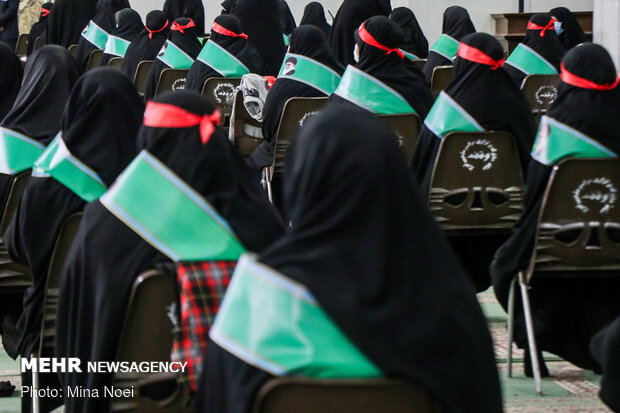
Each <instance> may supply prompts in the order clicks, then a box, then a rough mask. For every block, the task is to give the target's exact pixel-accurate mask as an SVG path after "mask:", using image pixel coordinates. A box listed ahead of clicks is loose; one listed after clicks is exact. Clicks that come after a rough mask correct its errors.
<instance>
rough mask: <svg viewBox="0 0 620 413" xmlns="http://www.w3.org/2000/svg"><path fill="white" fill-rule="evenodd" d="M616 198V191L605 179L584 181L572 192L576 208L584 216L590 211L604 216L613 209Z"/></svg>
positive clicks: (611, 183)
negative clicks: (596, 211)
mask: <svg viewBox="0 0 620 413" xmlns="http://www.w3.org/2000/svg"><path fill="white" fill-rule="evenodd" d="M617 198H618V189H617V188H616V187H615V186H614V184H613V182H611V181H610V180H609V179H608V178H605V177H599V178H592V179H584V180H583V182H581V184H580V185H579V186H578V187H577V189H575V190H574V191H573V199H574V200H575V203H576V204H577V205H576V208H577V209H578V210H580V211H581V212H583V213H584V214H585V213H587V212H590V210H592V209H594V210H596V209H598V210H599V213H601V214H606V213H608V212H609V210H610V209H611V208H614V207H615V204H616V199H617Z"/></svg>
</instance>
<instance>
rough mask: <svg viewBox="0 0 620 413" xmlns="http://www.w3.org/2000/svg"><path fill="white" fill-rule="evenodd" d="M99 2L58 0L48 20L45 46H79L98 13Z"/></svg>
mask: <svg viewBox="0 0 620 413" xmlns="http://www.w3.org/2000/svg"><path fill="white" fill-rule="evenodd" d="M97 3H98V0H56V1H55V2H54V8H53V9H52V11H51V13H50V15H49V17H48V19H47V31H46V35H45V37H44V40H45V44H57V45H60V46H63V47H65V48H68V47H69V46H72V45H74V44H78V41H79V40H80V39H81V34H82V31H83V30H84V28H85V27H86V25H87V24H88V22H89V21H90V19H92V18H93V17H94V16H95V14H96V13H97Z"/></svg>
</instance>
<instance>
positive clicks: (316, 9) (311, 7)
mask: <svg viewBox="0 0 620 413" xmlns="http://www.w3.org/2000/svg"><path fill="white" fill-rule="evenodd" d="M299 25H300V26H303V25H311V26H315V27H318V29H319V30H321V32H322V33H323V35H324V36H325V39H326V40H327V39H328V38H329V30H330V29H331V26H330V25H329V23H327V19H325V10H324V9H323V6H322V5H321V3H319V2H317V1H313V2H310V3H308V4H307V5H306V8H305V9H304V15H303V16H302V17H301V21H300V22H299Z"/></svg>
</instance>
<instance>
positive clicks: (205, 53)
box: [198, 40, 250, 77]
mask: <svg viewBox="0 0 620 413" xmlns="http://www.w3.org/2000/svg"><path fill="white" fill-rule="evenodd" d="M198 60H199V61H201V62H202V63H204V64H205V65H207V66H209V67H211V68H213V70H215V71H216V72H218V73H220V74H221V75H222V76H224V77H241V76H243V75H245V74H248V73H250V69H248V67H247V66H246V65H244V64H243V62H241V60H239V59H237V58H236V57H235V56H234V55H233V54H232V53H230V52H229V51H228V50H226V49H224V48H223V47H222V46H220V45H219V44H217V43H215V42H214V41H212V40H209V41H208V42H207V43H206V44H205V46H204V47H203V48H202V50H201V51H200V54H199V55H198Z"/></svg>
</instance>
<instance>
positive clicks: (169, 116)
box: [144, 100, 220, 145]
mask: <svg viewBox="0 0 620 413" xmlns="http://www.w3.org/2000/svg"><path fill="white" fill-rule="evenodd" d="M219 124H220V111H219V110H217V109H216V110H215V111H214V112H213V113H212V114H210V115H196V114H195V113H191V112H188V111H186V110H184V109H181V108H180V107H178V106H174V105H170V104H166V103H157V102H153V101H152V100H150V101H149V102H148V103H147V104H146V110H145V111H144V126H149V127H151V128H191V127H192V126H200V138H201V140H202V144H203V145H206V143H207V142H209V139H211V135H213V132H214V131H215V126H219Z"/></svg>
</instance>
